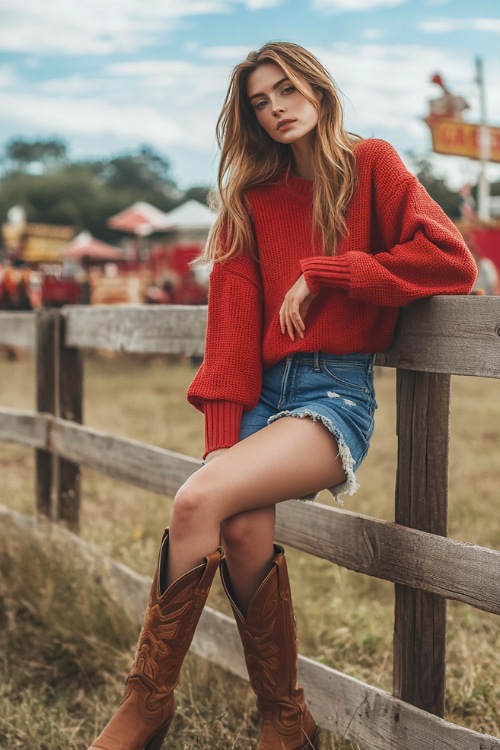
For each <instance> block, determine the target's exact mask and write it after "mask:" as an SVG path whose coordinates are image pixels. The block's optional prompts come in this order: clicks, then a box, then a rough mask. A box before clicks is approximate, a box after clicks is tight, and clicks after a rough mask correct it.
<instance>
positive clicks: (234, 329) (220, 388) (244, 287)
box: [187, 255, 263, 457]
mask: <svg viewBox="0 0 500 750" xmlns="http://www.w3.org/2000/svg"><path fill="white" fill-rule="evenodd" d="M262 317H263V316H262V290H261V281H260V274H259V271H258V268H257V264H256V263H255V262H254V261H253V260H252V259H251V258H250V257H247V256H243V255H240V256H238V257H236V258H232V259H230V260H227V261H224V262H222V263H220V262H216V263H215V264H214V267H213V270H212V272H211V275H210V284H209V298H208V320H207V331H206V339H205V355H204V359H203V363H202V365H201V367H200V369H199V371H198V373H197V374H196V376H195V378H194V380H193V382H192V383H191V385H190V387H189V389H188V393H187V398H188V401H189V403H191V404H192V405H193V406H195V407H196V408H197V409H199V410H200V411H203V414H204V418H205V419H204V422H205V452H204V455H203V457H205V456H206V455H207V454H208V453H210V452H211V451H213V450H216V449H217V448H229V447H231V446H232V445H234V444H235V443H237V442H238V440H239V433H240V424H241V417H242V414H243V412H244V411H246V410H248V409H251V408H253V407H254V406H255V405H256V404H257V402H258V400H259V396H260V391H261V386H262V359H261V339H262Z"/></svg>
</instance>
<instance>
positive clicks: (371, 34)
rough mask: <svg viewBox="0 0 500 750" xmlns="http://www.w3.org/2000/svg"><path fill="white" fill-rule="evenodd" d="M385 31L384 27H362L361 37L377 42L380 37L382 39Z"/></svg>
mask: <svg viewBox="0 0 500 750" xmlns="http://www.w3.org/2000/svg"><path fill="white" fill-rule="evenodd" d="M385 33H386V32H385V31H384V29H375V28H372V29H362V30H361V38H362V39H366V41H367V42H376V41H377V40H378V39H382V37H383V36H385Z"/></svg>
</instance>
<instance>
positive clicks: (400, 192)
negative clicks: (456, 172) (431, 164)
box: [188, 139, 476, 455]
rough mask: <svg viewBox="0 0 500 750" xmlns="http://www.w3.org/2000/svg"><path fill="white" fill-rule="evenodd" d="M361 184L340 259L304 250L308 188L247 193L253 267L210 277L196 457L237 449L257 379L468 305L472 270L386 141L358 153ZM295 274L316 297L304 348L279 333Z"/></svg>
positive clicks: (220, 269) (298, 182)
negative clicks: (432, 306)
mask: <svg viewBox="0 0 500 750" xmlns="http://www.w3.org/2000/svg"><path fill="white" fill-rule="evenodd" d="M355 155H356V164H357V176H358V184H357V188H356V192H355V194H354V196H353V198H352V200H351V203H350V206H349V209H348V212H347V216H346V220H347V226H348V236H347V237H345V238H343V239H342V241H341V242H340V244H339V246H338V249H337V254H336V255H334V256H325V255H323V249H322V247H321V243H320V242H319V240H314V239H313V231H312V202H313V183H312V182H311V181H309V180H303V179H300V178H298V177H294V176H292V175H290V174H282V175H281V176H280V177H277V178H276V179H275V180H273V181H270V182H268V183H266V184H264V185H261V186H259V187H255V188H251V189H249V190H248V191H247V193H246V198H247V202H248V206H249V209H250V213H251V217H252V222H253V227H254V232H255V238H256V245H257V250H258V261H257V260H254V259H252V258H251V257H249V256H248V254H246V255H245V254H241V255H239V256H237V257H234V258H231V259H230V260H228V261H226V262H224V263H215V264H214V268H213V271H212V273H211V277H210V288H209V302H208V323H207V334H206V344H205V358H204V361H203V364H202V366H201V368H200V370H199V371H198V373H197V375H196V377H195V378H194V380H193V382H192V384H191V386H190V388H189V390H188V400H189V402H190V403H191V404H193V405H194V406H195V407H196V408H198V409H200V410H201V411H203V412H204V414H205V455H206V454H207V453H210V452H211V451H213V450H215V449H216V448H222V447H224V448H226V447H230V446H231V445H234V444H235V443H236V442H238V439H239V429H240V422H241V415H242V413H243V411H246V410H248V409H251V408H253V407H254V406H255V405H256V404H257V402H258V400H259V396H260V390H261V381H262V370H263V368H268V367H271V366H272V365H274V364H276V363H277V362H279V361H280V360H281V359H283V358H284V357H286V356H287V355H288V354H293V353H294V352H299V351H304V352H314V351H321V352H325V353H328V354H349V353H354V352H363V353H373V352H383V351H385V350H386V349H387V348H388V347H389V346H390V344H391V341H392V338H393V335H394V327H395V324H396V321H397V317H398V311H399V308H400V307H402V306H405V305H409V304H410V303H411V302H413V301H415V300H417V299H420V298H422V297H430V296H432V295H435V294H467V293H468V292H469V291H470V290H471V288H472V286H473V283H474V279H475V276H476V266H475V263H474V260H473V258H472V256H471V254H470V253H469V251H468V249H467V247H466V245H465V244H464V242H463V240H462V237H461V235H460V234H459V232H458V231H457V229H456V228H455V226H454V225H453V224H452V222H451V221H450V220H449V219H448V217H447V216H446V215H445V214H444V213H443V211H442V210H441V208H440V207H439V206H438V205H437V203H435V202H434V201H433V200H432V199H431V198H430V196H429V195H428V193H427V192H426V191H425V189H424V188H423V186H422V185H421V184H420V182H419V181H418V180H417V178H416V177H415V176H414V175H412V174H411V173H410V172H408V170H407V169H406V167H405V166H404V164H403V163H402V161H401V159H400V158H399V156H398V154H397V152H396V151H395V150H394V149H393V148H392V146H390V145H389V144H388V143H386V142H385V141H381V140H377V139H368V140H365V141H361V142H360V143H359V144H358V145H357V146H356V148H355ZM301 273H303V274H304V277H305V279H306V282H307V285H308V287H309V289H310V290H311V293H312V294H314V295H315V297H314V299H313V301H312V302H311V305H310V307H309V310H308V313H307V317H306V319H305V326H306V329H305V336H304V338H303V339H300V338H298V337H297V338H296V340H295V341H294V342H292V341H291V340H290V338H289V337H288V335H284V334H282V333H281V329H280V323H279V310H280V307H281V304H282V302H283V298H284V296H285V294H286V293H287V291H288V290H289V289H290V287H291V286H292V285H293V284H294V283H295V281H296V280H297V278H298V277H299V276H300V275H301Z"/></svg>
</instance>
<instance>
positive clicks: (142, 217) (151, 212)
mask: <svg viewBox="0 0 500 750" xmlns="http://www.w3.org/2000/svg"><path fill="white" fill-rule="evenodd" d="M107 224H108V227H110V228H111V229H116V230H118V231H119V232H131V233H132V234H138V235H140V236H146V235H148V234H152V233H153V232H158V231H161V230H164V229H165V227H166V226H167V225H168V214H166V213H165V212H164V211H160V209H159V208H156V206H152V205H151V203H147V202H146V201H138V202H137V203H134V204H133V205H132V206H129V207H128V208H125V209H124V210H123V211H120V212H119V213H117V214H114V216H111V217H110V218H109V219H108V221H107Z"/></svg>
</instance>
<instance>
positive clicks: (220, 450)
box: [205, 448, 229, 464]
mask: <svg viewBox="0 0 500 750" xmlns="http://www.w3.org/2000/svg"><path fill="white" fill-rule="evenodd" d="M227 450H229V448H217V450H215V451H211V452H210V453H209V454H208V455H207V456H205V463H206V464H208V462H209V461H213V459H214V458H217V456H221V455H222V454H223V453H225V452H226V451H227Z"/></svg>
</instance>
